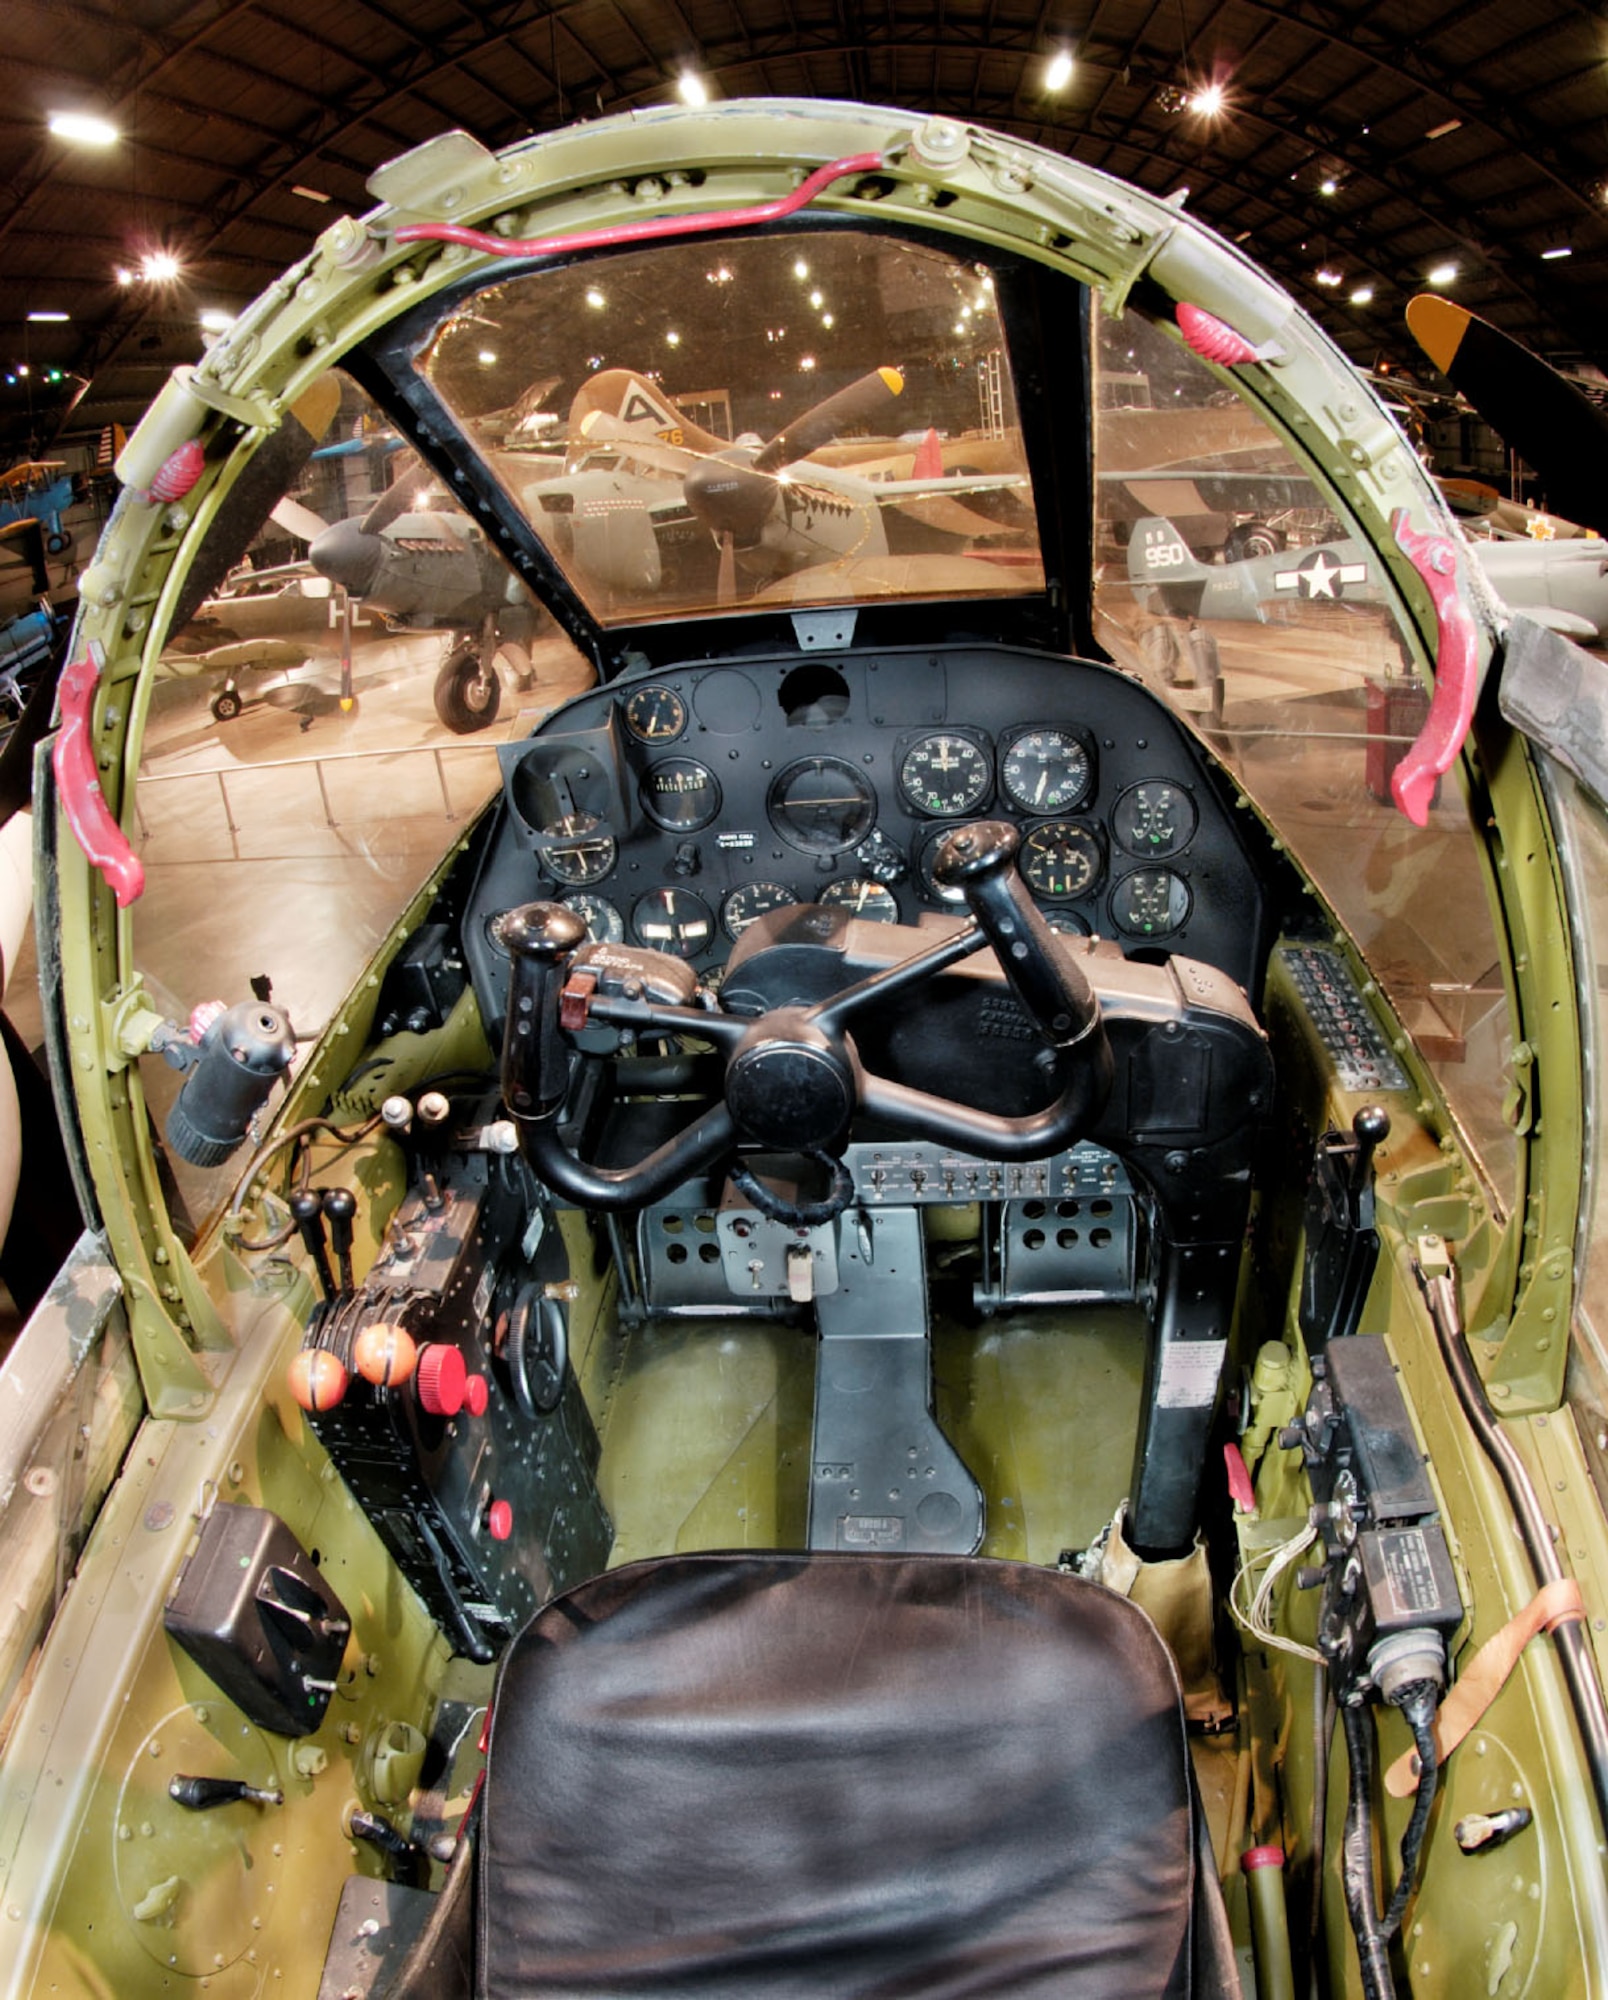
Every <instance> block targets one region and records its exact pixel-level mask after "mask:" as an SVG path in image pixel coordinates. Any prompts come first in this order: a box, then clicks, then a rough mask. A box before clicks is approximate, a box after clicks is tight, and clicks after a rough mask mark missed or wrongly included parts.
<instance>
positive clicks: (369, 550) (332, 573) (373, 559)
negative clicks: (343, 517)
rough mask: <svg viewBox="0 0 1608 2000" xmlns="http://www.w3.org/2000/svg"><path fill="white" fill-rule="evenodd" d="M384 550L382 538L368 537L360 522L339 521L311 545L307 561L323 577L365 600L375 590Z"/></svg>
mask: <svg viewBox="0 0 1608 2000" xmlns="http://www.w3.org/2000/svg"><path fill="white" fill-rule="evenodd" d="M383 551H384V542H383V540H382V538H381V537H380V536H379V535H365V534H364V532H363V529H362V525H361V523H360V522H357V521H336V522H334V523H333V524H332V525H331V526H330V527H327V528H325V529H324V531H323V533H322V534H318V535H315V536H314V537H313V539H312V540H311V541H310V542H309V543H308V545H307V560H308V561H309V562H310V563H311V564H312V566H313V568H314V569H316V570H317V571H318V573H319V575H320V576H327V577H328V578H329V580H330V582H331V583H338V584H340V585H341V586H342V587H343V588H344V589H346V590H349V591H350V592H351V593H352V595H353V596H354V597H362V596H364V595H365V594H366V593H367V592H368V591H370V590H372V589H373V588H374V582H375V578H376V577H377V576H378V575H379V569H380V557H381V555H382V553H383Z"/></svg>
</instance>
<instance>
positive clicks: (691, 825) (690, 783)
mask: <svg viewBox="0 0 1608 2000" xmlns="http://www.w3.org/2000/svg"><path fill="white" fill-rule="evenodd" d="M637 797H638V798H639V799H640V800H641V801H642V810H643V811H644V812H645V813H646V814H647V816H648V818H649V819H651V820H652V821H653V823H654V825H655V826H661V827H663V828H664V830H665V832H666V833H696V832H697V831H698V829H699V827H701V826H707V825H708V824H709V822H710V821H711V820H712V819H714V818H715V816H716V815H717V814H718V813H719V811H720V787H719V785H718V784H717V783H716V782H715V774H714V773H713V771H711V770H710V769H709V768H708V766H707V765H704V764H700V763H698V762H697V761H696V759H695V758H692V757H667V758H666V759H665V760H664V762H663V763H662V764H655V765H654V767H653V769H652V770H651V771H648V772H646V773H645V774H644V776H643V779H642V782H641V784H640V785H638V787H637Z"/></svg>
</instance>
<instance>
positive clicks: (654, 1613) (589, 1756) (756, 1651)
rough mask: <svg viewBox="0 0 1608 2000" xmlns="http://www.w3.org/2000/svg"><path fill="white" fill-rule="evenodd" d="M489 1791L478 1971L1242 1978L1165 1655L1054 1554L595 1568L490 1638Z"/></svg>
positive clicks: (709, 1996) (648, 1979)
mask: <svg viewBox="0 0 1608 2000" xmlns="http://www.w3.org/2000/svg"><path fill="white" fill-rule="evenodd" d="M484 1807H485V1825H484V1835H483V1840H482V1847H481V1855H480V1869H481V1874H480V1882H479V1890H480V1896H479V1915H478V1941H479V1949H478V1952H477V1987H478V1990H479V1992H480V1993H482V1994H484V1995H486V1996H488V2000H516V1996H517V2000H530V1996H536V1995H541V1996H544V1997H545V1996H559V1995H583V1994H584V1995H588V1996H597V1995H608V1996H619V2000H624V1996H627V1995H629V1996H648V1995H662V1994H679V1995H687V1996H694V1995H696V1996H700V1997H701V2000H724V1996H732V2000H735V1996H739V1995H741V1996H743V2000H782V1997H783V1996H787V2000H792V1996H805V1995H809V1996H821V1995H843V1996H850V1995H852V1996H857V1997H858V1996H864V2000H872V1997H873V1996H875V2000H894V1996H900V2000H903V1996H916V1995H920V1996H929V1997H930V2000H936V1996H940V1995H941V1996H946V2000H947V1996H960V1995H985V1994H986V1995H1001V1994H1009V1995H1045V1996H1048V1995H1051V1994H1054V1995H1057V1996H1072V2000H1118V1996H1120V2000H1139V1996H1143V1995H1152V1994H1154V1995H1163V1994H1165V1995H1180V1996H1182V1995H1191V1994H1193V1995H1200V1994H1203V1993H1207V1992H1210V1993H1219V1992H1227V1991H1232V1990H1235V1988H1234V1985H1233V1972H1232V1959H1231V1956H1226V1954H1227V1946H1226V1939H1225V1935H1224V1933H1223V1927H1222V1924H1221V1906H1220V1903H1215V1898H1216V1877H1215V1871H1214V1870H1213V1869H1212V1866H1211V1862H1210V1858H1209V1857H1207V1859H1206V1862H1205V1866H1204V1868H1202V1867H1201V1866H1200V1865H1199V1863H1200V1857H1199V1855H1198V1853H1197V1844H1196V1843H1197V1831H1196V1828H1197V1817H1196V1813H1195V1811H1194V1806H1193V1791H1192V1783H1191V1778H1190V1771H1189V1758H1188V1751H1187V1748H1186V1745H1185V1740H1184V1722H1183V1712H1182V1705H1181V1701H1180V1695H1179V1688H1178V1681H1177V1676H1176V1674H1175V1672H1174V1669H1173V1664H1172V1660H1171V1657H1170V1656H1169V1654H1168V1653H1167V1651H1166V1648H1165V1647H1164V1646H1163V1645H1162V1643H1161V1641H1160V1639H1159V1638H1158V1637H1157V1635H1156V1633H1155V1630H1154V1628H1153V1627H1152V1626H1151V1624H1150V1623H1149V1621H1148V1619H1147V1618H1146V1617H1145V1616H1144V1614H1143V1613H1142V1612H1140V1611H1138V1610H1137V1609H1136V1608H1135V1607H1134V1606H1133V1605H1132V1604H1130V1603H1128V1602H1127V1600H1126V1599H1124V1598H1121V1597H1117V1596H1115V1595H1113V1594H1112V1593H1111V1592H1109V1591H1106V1590H1103V1589H1101V1588H1100V1587H1099V1586H1098V1585H1095V1584H1088V1583H1084V1582H1082V1581H1080V1580H1079V1579H1077V1578H1074V1577H1069V1576H1063V1575H1061V1574H1059V1573H1058V1572H1054V1571H1047V1570H1042V1569H1034V1568H1029V1567H1027V1566H1025V1565H1020V1564H1014V1563H1002V1562H991V1561H984V1560H979V1559H975V1558H964V1557H947V1556H857V1555H834V1554H815V1555H803V1554H796V1555H795V1554H765V1555H690V1556H684V1557H669V1558H662V1559H660V1560H657V1561H654V1562H650V1563H638V1564H635V1565H632V1566H630V1567H628V1568H625V1569H620V1570H616V1571H613V1572H611V1573H610V1574H608V1575H605V1576H602V1577H598V1578H596V1579H594V1580H593V1581H592V1582H590V1583H587V1584H584V1585H582V1586H581V1587H580V1588H579V1589H577V1590H573V1591H571V1592H569V1594H568V1595H567V1596H565V1597H563V1598H560V1599H558V1600H556V1601H555V1602H554V1603H552V1604H550V1605H548V1606H547V1607H546V1608H545V1609H544V1610H543V1611H542V1612H541V1613H540V1614H539V1615H538V1616H537V1617H536V1619H535V1620H534V1621H533V1622H532V1624H531V1625H530V1626H529V1627H527V1629H526V1630H525V1632H524V1633H523V1634H522V1635H521V1636H520V1637H519V1638H518V1639H517V1640H516V1641H515V1642H514V1644H513V1646H512V1647H511V1648H510V1650H509V1653H508V1655H507V1658H506V1659H505V1661H504V1664H503V1668H502V1672H501V1676H500V1679H499V1685H498V1692H497V1699H496V1707H495V1719H494V1724H493V1734H492V1742H491V1754H490V1759H489V1764H488V1777H487V1786H486V1794H485V1801H484ZM1205 1933H1209V1935H1206V1934H1205ZM1214 1954H1215V1956H1214ZM1225 1956H1226V1963H1225ZM1202 1959H1204V1960H1205V1961H1206V1965H1205V1969H1204V1970H1201V1969H1199V1968H1198V1966H1197V1961H1198V1960H1202Z"/></svg>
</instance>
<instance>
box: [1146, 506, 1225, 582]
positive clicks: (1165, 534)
mask: <svg viewBox="0 0 1608 2000" xmlns="http://www.w3.org/2000/svg"><path fill="white" fill-rule="evenodd" d="M1206 579H1207V572H1206V569H1205V567H1204V565H1203V564H1201V563H1200V562H1199V561H1197V560H1196V557H1195V555H1194V552H1193V551H1192V550H1191V548H1190V546H1189V544H1188V542H1186V541H1185V540H1184V538H1183V536H1182V535H1181V534H1179V532H1178V530H1177V529H1176V528H1175V527H1174V526H1173V524H1172V522H1171V521H1164V520H1163V519H1162V518H1161V517H1160V516H1159V515H1156V514H1150V515H1147V516H1146V517H1145V519H1144V520H1142V521H1136V522H1135V523H1134V528H1133V533H1132V534H1131V535H1130V536H1129V538H1128V581H1129V582H1130V583H1135V584H1155V583H1204V582H1205V581H1206Z"/></svg>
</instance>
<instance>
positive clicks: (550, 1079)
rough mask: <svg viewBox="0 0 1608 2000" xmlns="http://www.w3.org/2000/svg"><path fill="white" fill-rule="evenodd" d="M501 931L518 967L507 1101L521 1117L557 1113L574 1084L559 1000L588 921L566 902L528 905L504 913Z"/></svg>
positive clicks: (507, 1041) (505, 1067) (506, 1057)
mask: <svg viewBox="0 0 1608 2000" xmlns="http://www.w3.org/2000/svg"><path fill="white" fill-rule="evenodd" d="M495 934H496V938H497V941H498V943H499V944H501V946H502V947H503V949H504V950H505V951H506V952H507V953H508V957H509V960H510V963H511V965H512V967H513V973H512V977H511V978H510V980H509V982H508V1021H507V1026H506V1029H505V1031H504V1034H503V1051H502V1095H503V1102H504V1104H506V1105H507V1107H508V1109H509V1110H510V1111H511V1112H512V1113H513V1115H514V1116H515V1117H516V1118H519V1119H538V1120H544V1119H549V1118H551V1117H553V1116H554V1115H555V1114H556V1112H557V1111H558V1108H559V1106H560V1105H561V1104H562V1103H563V1102H564V1094H565V1092H566V1090H567V1089H568V1087H569V1055H568V1051H567V1050H566V1048H565V1046H564V1043H563V1040H562V1039H561V1037H560V1034H559V1024H558V1000H559V994H560V993H561V992H562V990H563V986H564V981H565V979H566V978H567V977H568V975H569V963H570V959H571V958H572V957H573V955H574V953H575V952H576V950H577V949H578V948H579V947H580V946H581V945H582V944H584V943H585V941H586V925H585V923H584V922H583V921H582V919H581V918H580V917H578V916H577V915H576V913H575V912H574V911H573V910H568V909H566V908H565V907H564V905H563V904H562V903H524V904H521V905H520V907H519V908H518V909H514V910H505V911H504V912H503V913H502V915H501V916H500V917H498V919H497V921H496V926H495Z"/></svg>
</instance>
